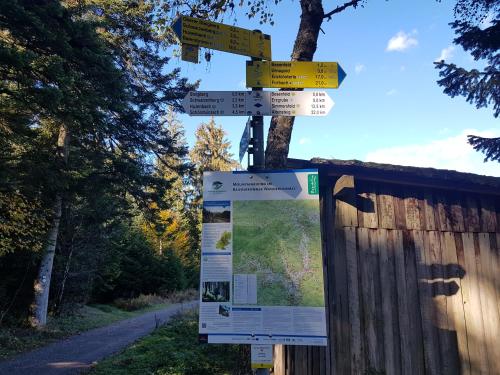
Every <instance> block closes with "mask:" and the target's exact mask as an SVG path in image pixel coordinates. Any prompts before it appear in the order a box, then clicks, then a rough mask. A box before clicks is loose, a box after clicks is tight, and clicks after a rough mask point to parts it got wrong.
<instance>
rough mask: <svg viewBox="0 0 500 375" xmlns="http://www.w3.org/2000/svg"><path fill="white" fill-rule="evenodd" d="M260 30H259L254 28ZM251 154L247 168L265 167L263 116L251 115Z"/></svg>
mask: <svg viewBox="0 0 500 375" xmlns="http://www.w3.org/2000/svg"><path fill="white" fill-rule="evenodd" d="M254 31H256V32H259V33H260V32H261V31H260V30H254ZM252 61H262V59H260V58H258V57H252ZM252 91H262V88H257V87H252ZM251 127H252V154H253V163H252V165H248V170H249V171H252V170H256V169H257V170H258V169H261V170H262V169H264V168H265V160H264V158H265V155H264V116H252V122H251Z"/></svg>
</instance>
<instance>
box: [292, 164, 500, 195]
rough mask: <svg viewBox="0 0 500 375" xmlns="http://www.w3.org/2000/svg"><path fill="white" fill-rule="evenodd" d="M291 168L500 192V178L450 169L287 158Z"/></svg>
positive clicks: (395, 181)
mask: <svg viewBox="0 0 500 375" xmlns="http://www.w3.org/2000/svg"><path fill="white" fill-rule="evenodd" d="M287 167H289V168H295V169H298V168H318V169H321V170H322V171H323V173H325V172H326V173H327V175H328V176H332V177H333V176H341V175H353V176H355V177H357V178H359V179H362V180H371V181H381V182H388V183H394V184H402V185H415V186H424V187H425V186H426V187H433V188H442V189H453V190H460V191H472V192H482V193H488V194H494V195H500V178H499V177H491V176H482V175H477V174H473V173H464V172H457V171H453V170H447V169H435V168H419V167H408V166H402V165H392V164H379V163H370V162H362V161H359V160H338V159H321V158H313V159H311V160H301V159H288V160H287Z"/></svg>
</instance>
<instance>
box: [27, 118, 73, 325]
mask: <svg viewBox="0 0 500 375" xmlns="http://www.w3.org/2000/svg"><path fill="white" fill-rule="evenodd" d="M69 139H70V134H69V129H68V128H67V126H66V125H64V124H63V125H61V126H60V128H59V137H58V139H57V164H58V167H59V168H61V169H62V168H64V166H65V165H66V164H67V162H68V154H69ZM59 164H61V165H59ZM62 204H63V192H62V191H61V190H59V191H58V192H57V193H56V197H55V202H54V208H53V211H54V217H53V219H52V225H51V227H50V229H49V232H48V236H47V244H46V245H45V248H44V253H43V257H42V261H41V262H40V267H39V269H38V277H37V278H36V280H35V285H34V289H35V298H34V302H33V305H32V314H33V315H32V319H31V324H32V326H34V327H37V328H41V327H43V326H45V325H46V324H47V310H48V305H49V290H50V279H51V276H52V266H53V264H54V255H55V251H56V245H57V237H58V235H59V223H60V221H61V215H62Z"/></svg>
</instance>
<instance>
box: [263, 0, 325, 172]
mask: <svg viewBox="0 0 500 375" xmlns="http://www.w3.org/2000/svg"><path fill="white" fill-rule="evenodd" d="M300 6H301V8H302V14H301V16H300V26H299V31H298V33H297V37H296V38H295V44H294V46H293V52H292V61H312V59H313V56H314V52H316V47H317V42H318V35H319V30H320V28H321V24H322V22H323V17H324V11H323V5H322V2H321V0H301V1H300ZM294 120H295V117H284V116H273V118H272V119H271V126H270V128H269V133H268V136H267V147H266V168H269V169H280V168H285V166H286V159H287V157H288V149H289V145H290V139H291V137H292V129H293V122H294Z"/></svg>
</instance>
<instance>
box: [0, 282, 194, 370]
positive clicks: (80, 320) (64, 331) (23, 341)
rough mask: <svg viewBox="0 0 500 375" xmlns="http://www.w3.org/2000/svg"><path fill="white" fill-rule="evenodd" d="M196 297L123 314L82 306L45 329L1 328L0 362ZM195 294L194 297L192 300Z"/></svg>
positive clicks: (167, 300)
mask: <svg viewBox="0 0 500 375" xmlns="http://www.w3.org/2000/svg"><path fill="white" fill-rule="evenodd" d="M197 294H198V292H197V291H195V292H182V293H177V294H173V295H172V296H171V298H163V299H162V300H161V301H157V303H155V304H149V305H146V306H145V307H143V308H140V309H136V310H134V311H126V310H124V309H120V308H118V307H116V306H114V305H98V304H95V305H84V306H80V307H79V308H78V309H76V310H75V311H74V312H73V313H71V314H67V315H64V316H58V317H49V318H48V322H47V326H46V327H45V328H44V329H42V330H36V329H32V328H20V327H2V326H0V360H4V359H7V358H10V357H12V356H14V355H16V354H19V353H22V352H26V351H29V350H32V349H35V348H38V347H41V346H44V345H47V344H49V343H51V342H54V341H56V340H60V339H62V338H65V337H68V336H72V335H74V334H77V333H80V332H84V331H88V330H90V329H93V328H98V327H104V326H106V325H109V324H112V323H114V322H117V321H119V320H123V319H128V318H133V317H135V316H138V315H141V314H143V313H145V312H149V311H156V310H161V309H163V308H165V307H167V306H168V305H170V304H172V303H178V302H181V301H183V300H193V299H196V298H197V297H198V296H197ZM194 295H196V297H193V296H194Z"/></svg>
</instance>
